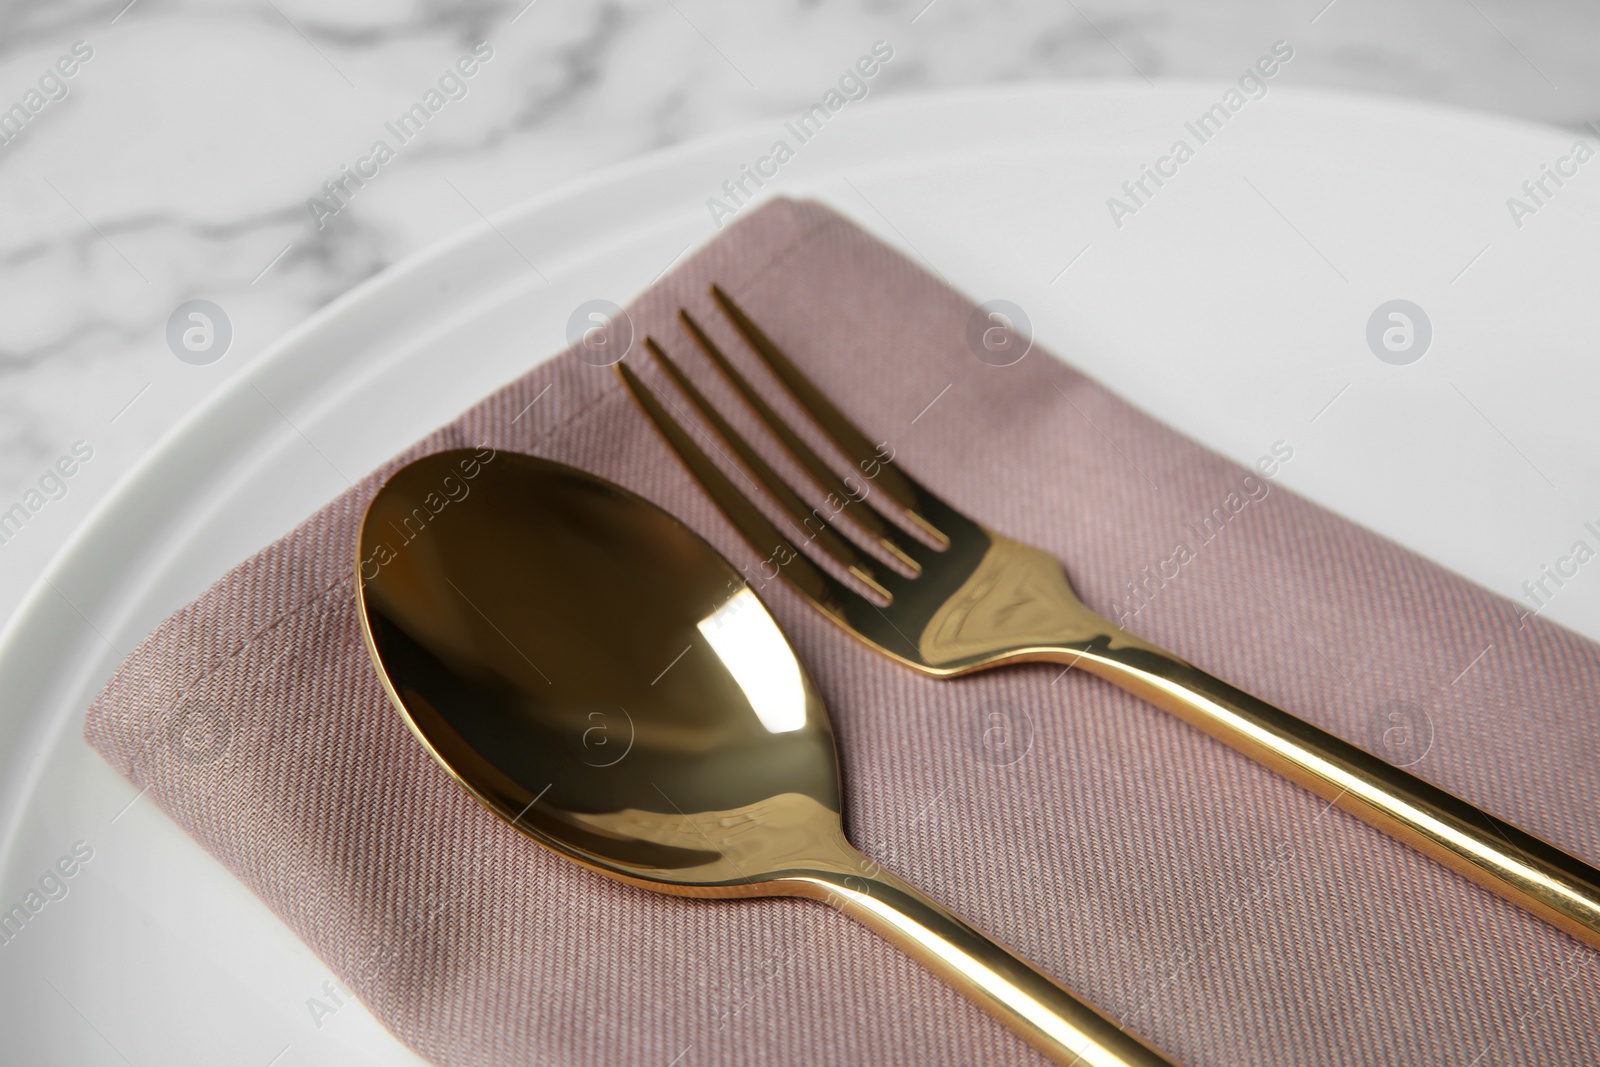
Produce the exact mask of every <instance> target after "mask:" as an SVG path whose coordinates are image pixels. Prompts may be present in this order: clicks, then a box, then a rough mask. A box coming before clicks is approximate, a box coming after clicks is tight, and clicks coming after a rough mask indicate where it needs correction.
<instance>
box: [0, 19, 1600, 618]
mask: <svg viewBox="0 0 1600 1067" xmlns="http://www.w3.org/2000/svg"><path fill="white" fill-rule="evenodd" d="M1279 38H1284V39H1287V40H1290V41H1292V42H1294V45H1295V48H1296V50H1297V59H1296V63H1295V69H1294V76H1295V78H1296V79H1297V81H1298V82H1299V83H1300V84H1304V85H1315V86H1322V87H1337V88H1344V89H1349V90H1355V91H1362V92H1371V93H1382V94H1398V95H1402V96H1407V97H1413V98H1418V99H1424V100H1430V101H1436V102H1442V103H1448V104H1454V105H1460V106H1463V107H1470V108H1477V109H1485V110H1489V111H1494V112H1499V113H1502V114H1505V115H1508V116H1514V117H1520V118H1525V119H1532V120H1537V121H1543V122H1548V123H1553V124H1556V125H1561V126H1568V127H1576V126H1578V125H1580V124H1581V123H1583V122H1584V121H1586V120H1591V119H1600V65H1597V64H1595V63H1594V62H1593V50H1594V48H1595V46H1596V44H1597V43H1600V6H1597V5H1595V4H1593V3H1584V2H1581V0H1562V2H1544V3H1527V4H1515V3H1510V2H1508V0H1470V2H1454V0H1449V2H1447V0H1428V2H1422V3H1413V4H1407V5H1404V6H1400V5H1380V4H1375V3H1373V2H1372V0H1333V2H1332V3H1331V4H1330V3H1328V2H1327V0H1309V2H1294V3H1289V2H1269V0H1220V2H1212V3H1179V2H1176V0H1164V2H1149V3H1130V4H1110V3H1079V4H1076V5H1074V4H1070V3H1068V4H1058V3H1047V2H1041V0H1006V2H997V3H975V2H968V0H933V2H932V3H928V2H927V0H911V2H909V3H902V2H897V0H896V2H890V0H847V2H837V3H826V2H786V3H774V4H767V5H760V6H757V5H749V4H737V3H732V2H719V3H707V2H703V0H670V2H669V0H617V2H610V0H607V2H600V3H587V2H586V3H579V2H575V0H535V2H534V3H531V4H527V3H526V0H510V2H507V3H498V2H474V3H442V2H436V0H422V2H417V3H412V4H409V5H382V6H380V5H376V4H359V3H354V2H350V0H323V2H320V3H311V2H309V0H271V2H268V0H259V2H226V0H222V2H213V0H205V2H200V0H190V2H181V0H134V2H133V3H132V4H129V3H127V0H111V2H109V3H102V2H86V0H31V2H10V3H6V4H4V5H3V6H0V108H9V107H10V106H11V105H12V104H13V103H17V102H24V101H25V97H26V94H27V93H28V92H29V91H30V90H31V89H33V88H34V87H36V86H38V85H40V84H41V82H40V79H41V77H44V76H47V75H48V74H49V72H50V71H52V70H54V69H57V68H56V67H55V66H54V65H55V64H56V62H57V60H58V59H60V58H62V57H64V56H68V55H70V54H71V49H72V47H73V45H74V43H75V42H79V41H82V42H85V46H86V47H88V48H90V49H92V52H93V54H92V58H89V59H88V60H86V61H82V62H80V63H79V64H77V69H76V71H75V73H74V74H73V75H72V76H71V77H70V78H59V77H58V78H57V81H59V82H60V83H62V84H63V85H64V88H63V89H61V90H56V89H55V88H54V86H55V84H56V82H51V83H50V90H49V92H50V93H54V92H57V91H59V92H63V93H64V94H65V95H64V96H63V97H62V98H61V99H47V102H46V103H45V104H44V105H43V106H42V107H41V108H40V110H38V112H37V113H34V114H31V117H30V118H29V119H28V121H27V122H26V123H25V125H23V126H22V128H21V129H20V132H18V133H17V134H15V135H14V136H11V137H10V139H9V140H8V141H7V142H6V143H4V144H0V510H3V509H4V508H6V507H9V506H10V505H11V504H12V503H14V502H16V501H18V500H21V499H23V498H24V497H25V494H27V493H28V492H29V491H30V490H31V489H33V488H35V487H36V486H37V484H38V479H39V478H40V476H41V474H42V473H44V472H46V471H47V470H48V469H49V468H50V466H51V465H52V464H53V463H55V461H56V460H57V459H59V458H60V457H61V456H63V455H66V454H68V453H69V452H70V450H71V448H72V446H73V444H74V443H75V442H77V441H80V440H82V441H85V442H88V443H89V444H90V447H91V448H92V449H93V451H94V457H93V459H92V460H91V461H90V462H88V463H85V464H83V466H82V469H81V470H80V471H79V472H78V473H77V474H76V475H75V476H74V478H73V479H71V480H70V482H69V483H68V485H69V488H68V491H67V493H66V495H65V496H64V497H62V498H61V499H60V500H59V501H51V502H50V504H49V506H48V507H47V508H45V509H42V510H40V511H38V513H37V514H36V515H35V516H34V518H33V520H32V521H30V522H29V523H28V525H27V527H26V528H25V529H23V530H22V531H21V532H20V533H19V534H18V535H16V536H14V537H12V538H11V539H10V540H9V541H7V542H6V543H4V544H0V616H5V615H9V614H10V612H11V610H12V609H13V608H14V606H15V604H16V603H17V601H18V600H19V599H20V597H21V596H22V594H23V593H24V592H25V590H26V588H27V587H28V585H29V584H30V583H31V582H32V581H33V580H34V578H35V577H36V576H37V574H38V573H39V571H40V570H41V569H42V568H43V566H44V565H45V563H46V562H47V561H48V559H49V557H50V556H51V555H52V554H53V553H54V552H55V550H56V549H57V548H58V547H59V545H60V544H61V543H62V542H63V541H64V540H65V538H66V537H67V536H68V535H69V534H70V532H71V530H72V528H73V526H74V524H76V523H77V522H79V521H81V519H82V517H83V516H84V515H85V514H86V513H87V511H88V508H89V506H90V505H91V504H92V503H93V502H94V501H95V500H96V499H98V498H99V497H100V496H103V495H104V494H105V493H106V492H107V491H108V490H109V489H110V487H111V486H112V485H114V484H115V482H116V480H117V478H118V477H119V476H120V475H121V474H123V473H124V472H126V471H127V470H128V469H129V467H131V465H132V464H133V463H134V462H136V461H137V459H138V458H139V457H140V456H141V455H143V454H144V453H145V451H146V450H147V449H148V448H149V447H150V445H151V444H152V443H153V442H154V441H155V440H156V439H157V438H158V437H159V436H160V434H161V433H162V432H164V431H165V430H166V429H167V428H168V427H169V426H170V425H171V423H172V421H173V420H174V418H175V417H177V416H178V415H180V414H181V413H182V412H183V411H185V410H188V409H190V408H192V407H193V406H194V405H195V404H198V403H200V402H201V401H202V400H204V398H205V397H206V396H207V395H208V394H209V393H210V392H211V391H212V390H214V389H215V388H217V387H218V386H219V385H221V384H222V383H224V382H225V381H227V380H228V378H229V377H230V376H232V375H233V374H235V373H237V372H238V371H239V370H240V368H243V367H246V366H248V364H249V362H250V361H251V359H252V358H253V357H254V356H255V355H256V354H257V353H259V352H260V351H261V350H262V349H263V348H264V347H265V346H267V345H268V344H270V343H271V342H272V341H273V340H274V339H276V338H277V337H279V336H280V335H282V334H283V333H284V332H285V331H286V330H288V329H290V328H291V327H293V326H294V325H295V324H296V323H298V322H300V321H301V320H302V319H304V318H305V317H306V315H308V314H309V313H311V312H312V311H314V310H316V309H317V308H318V307H320V306H322V305H324V304H326V303H327V302H328V301H330V300H332V299H333V298H335V297H336V296H338V295H339V294H341V293H343V292H345V291H347V290H348V289H349V288H350V287H351V286H353V285H355V284H356V283H358V282H360V281H361V280H363V279H365V278H368V277H371V276H372V275H375V274H377V273H378V272H380V271H382V270H384V269H385V268H387V267H389V266H391V265H392V264H394V263H396V262H397V261H399V260H401V259H402V258H404V257H405V256H407V255H408V254H410V253H412V252H415V251H417V250H418V249H420V248H422V247H424V246H426V245H427V244H429V243H430V242H432V241H434V240H437V239H438V238H441V237H443V236H445V235H447V234H448V233H450V232H452V231H454V230H457V229H459V228H461V227H463V226H467V225H469V224H472V223H474V222H476V221H477V220H478V219H479V213H480V212H481V213H484V214H492V213H493V212H495V211H497V210H500V209H503V208H505V207H507V206H509V205H511V204H514V203H516V202H517V201H519V200H521V199H524V198H526V197H528V196H531V195H534V194H537V193H540V192H543V191H546V190H550V189H552V188H555V187H557V186H560V185H562V184H563V183H567V182H572V181H578V180H581V179H582V178H583V177H584V176H585V175H587V174H589V173H591V172H593V171H594V170H596V169H597V168H599V167H602V166H605V165H607V164H609V163H613V162H616V161H619V160H624V159H628V158H630V157H633V156H637V155H639V154H641V153H644V152H648V151H650V150H652V149H657V148H661V147H663V146H667V145H671V144H675V143H678V142H681V141H684V140H687V139H691V138H694V137H698V136H701V135H703V134H707V133H710V132H714V131H717V130H722V129H726V128H729V127H732V126H735V125H738V124H741V123H745V122H748V121H752V120H756V119H768V118H776V117H780V116H784V115H787V114H790V113H792V112H793V111H794V110H795V109H797V108H798V107H800V106H802V105H803V104H805V103H807V102H809V100H810V99H811V98H812V97H814V96H815V94H816V92H817V87H818V86H819V85H821V84H825V83H826V82H828V81H830V80H831V79H832V78H833V77H834V76H835V74H836V72H837V71H838V70H841V69H843V68H844V66H845V65H846V64H847V63H849V62H851V61H852V60H853V59H854V58H855V57H856V56H857V55H858V54H860V53H861V52H863V51H865V50H866V49H867V48H868V47H869V46H870V45H871V43H872V42H873V41H875V40H879V39H882V40H887V41H890V42H892V43H893V46H894V48H895V50H896V58H895V61H894V62H893V63H892V64H891V65H888V66H886V67H885V68H884V70H883V72H882V74H881V76H880V77H878V78H877V79H876V80H875V82H874V85H873V99H874V100H876V99H881V98H883V97H887V96H891V95H900V94H908V93H915V92H919V91H924V90H930V89H938V88H947V87H954V86H963V85H978V84H984V83H994V82H1021V81H1032V80H1049V79H1063V78H1106V79H1128V80H1132V81H1134V82H1138V81H1140V80H1145V81H1154V80H1156V79H1161V78H1202V79H1204V78H1216V79H1219V80H1220V79H1230V80H1231V79H1232V78H1234V77H1236V76H1237V74H1238V72H1239V71H1240V70H1241V69H1242V68H1243V66H1244V65H1245V64H1246V63H1247V62H1249V61H1250V59H1251V58H1252V57H1253V56H1255V55H1256V54H1257V53H1258V52H1260V51H1261V50H1262V49H1263V48H1264V47H1265V46H1266V45H1267V44H1268V43H1270V42H1271V41H1273V40H1276V39H1279ZM479 42H488V45H489V47H491V48H492V49H493V55H492V58H490V59H488V60H487V61H485V62H483V63H481V65H480V66H479V69H478V71H477V72H476V73H475V74H474V75H473V76H472V77H471V78H469V79H464V83H465V84H466V86H467V88H466V95H465V96H464V97H463V98H462V99H460V100H452V101H451V102H450V104H449V106H448V107H447V108H446V109H445V110H444V111H443V112H441V113H440V115H439V116H438V118H437V119H436V120H435V121H434V122H432V123H430V125H429V127H428V129H427V131H426V136H419V137H417V138H416V139H415V141H414V142H413V143H407V144H404V145H403V146H401V147H400V148H398V149H397V151H396V157H395V158H394V159H393V160H392V161H390V162H387V163H384V164H383V165H382V166H380V167H379V169H378V176H377V177H375V178H374V179H373V180H372V181H371V182H370V184H369V185H368V186H366V187H363V188H362V189H361V190H360V194H359V196H357V197H353V198H351V200H350V202H349V204H348V206H347V207H345V208H344V209H342V210H340V211H338V212H337V213H336V214H335V215H333V216H332V217H331V218H327V219H324V220H323V222H324V223H325V225H323V227H322V228H320V229H319V228H318V227H317V225H316V223H315V221H314V220H313V219H312V217H311V215H310V213H309V212H308V208H307V201H308V199H309V198H312V197H315V196H317V195H319V190H320V189H321V187H322V184H323V183H324V182H325V181H328V180H330V179H332V178H335V177H336V176H337V175H338V174H339V172H340V168H341V167H343V166H345V165H355V164H356V162H357V160H358V158H359V157H361V156H362V155H363V154H364V153H366V152H367V151H368V149H369V146H370V145H371V144H372V142H373V141H374V140H375V139H376V138H377V137H378V136H380V131H382V130H383V129H384V124H385V123H386V122H392V121H393V120H394V119H395V117H396V116H398V115H400V114H401V113H403V112H404V111H405V109H406V108H407V107H409V106H410V104H412V103H413V102H415V101H416V100H417V99H418V98H419V96H420V95H421V94H423V93H424V92H425V91H427V90H428V89H429V88H430V87H431V86H433V85H435V84H436V82H437V79H438V78H439V76H440V74H441V72H443V71H446V70H447V69H449V68H451V67H452V65H453V64H455V63H456V62H457V60H458V59H460V58H461V57H464V56H467V55H469V54H471V52H472V50H473V48H474V46H475V45H478V44H479ZM81 47H82V46H80V50H81ZM68 65H71V64H68ZM3 129H4V127H3V126H0V130H3ZM195 297H205V298H206V299H209V300H213V301H215V302H217V303H218V304H220V305H222V306H223V307H225V308H226V309H227V312H228V315H229V317H230V318H231V320H232V323H233V329H234V340H233V345H232V348H231V349H230V350H229V352H228V354H227V355H226V356H225V357H224V358H223V359H222V360H221V361H219V362H218V363H216V364H214V365H210V366H204V367H192V366H188V365H186V364H182V363H180V362H179V361H177V360H176V359H174V357H173V355H172V353H171V352H170V351H169V350H168V347H167V343H166V338H165V332H164V331H165V324H166V322H167V319H168V316H169V314H170V313H171V312H172V310H173V309H174V308H175V307H176V306H177V305H178V304H180V303H182V302H184V301H186V300H189V299H191V298H195Z"/></svg>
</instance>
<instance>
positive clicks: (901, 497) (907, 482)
mask: <svg viewBox="0 0 1600 1067" xmlns="http://www.w3.org/2000/svg"><path fill="white" fill-rule="evenodd" d="M711 298H712V299H713V300H715V301H716V302H717V306H718V307H719V308H720V309H721V310H722V313H723V314H724V315H726V316H727V317H728V321H729V322H731V323H732V324H733V327H734V329H736V330H738V331H739V334H740V335H741V336H742V337H743V338H744V339H745V341H746V342H747V343H748V344H749V345H750V347H751V349H752V350H754V351H755V353H756V355H757V356H759V357H760V358H761V361H762V362H763V363H765V364H766V365H767V369H769V370H771V371H772V373H773V374H774V375H775V376H776V377H777V379H778V380H779V381H781V382H782V383H783V385H784V387H785V388H786V389H788V390H789V395H790V396H792V397H794V400H795V402H796V403H797V404H799V405H800V408H801V410H803V411H804V412H805V413H806V414H807V415H809V416H810V417H811V419H812V421H813V422H815V423H816V424H817V425H818V426H819V427H821V429H822V431H823V432H824V433H825V434H827V435H828V436H829V437H831V438H832V439H833V442H834V444H836V445H837V446H838V447H839V450H840V451H841V452H843V453H844V454H845V455H846V456H848V457H849V458H850V460H851V462H853V463H854V464H855V465H856V468H857V469H858V470H861V471H866V470H867V469H869V467H876V468H877V470H878V474H877V476H876V480H877V482H878V484H879V486H880V487H881V488H882V489H883V490H884V494H885V495H886V496H888V497H889V498H890V499H891V500H893V501H894V502H895V503H896V504H898V505H899V507H900V509H901V511H902V512H903V513H904V514H905V516H906V518H908V519H910V520H911V521H912V522H914V523H916V524H917V525H918V526H919V527H921V528H922V529H924V530H927V531H928V533H929V534H930V535H932V536H933V537H936V538H938V539H939V541H940V543H941V544H949V538H948V537H947V536H946V535H945V534H944V533H943V532H942V531H940V530H939V529H937V528H936V527H935V526H934V525H933V524H932V523H931V522H929V521H928V519H927V517H926V516H924V515H922V514H921V513H920V512H919V511H918V510H917V506H918V501H919V499H927V500H938V497H936V496H934V494H932V493H930V492H929V491H928V490H927V489H925V488H924V487H923V486H922V485H921V484H920V483H919V482H917V481H916V480H915V479H914V478H912V477H911V476H910V475H909V474H906V473H905V472H904V471H902V470H900V469H898V468H896V467H891V466H889V464H888V463H887V462H885V461H884V458H883V453H882V452H881V451H880V450H879V446H877V445H874V444H873V443H872V442H871V441H870V440H868V438H867V435H866V434H865V433H863V432H862V431H861V428H860V427H859V426H857V425H856V424H855V423H853V422H851V421H850V419H849V418H848V417H847V416H846V415H845V413H844V412H842V411H840V410H839V409H838V408H837V407H835V406H834V404H833V401H831V400H829V399H828V398H827V396H825V395H824V394H823V392H822V390H820V389H818V388H817V387H816V385H814V384H813V383H812V381H811V379H809V378H807V377H806V376H805V375H804V374H801V373H800V370H799V368H797V367H796V366H795V365H794V364H793V363H791V362H790V361H789V357H788V356H785V355H784V354H783V351H782V350H781V349H780V348H779V347H778V346H777V345H776V344H774V343H773V342H772V339H771V338H769V337H768V336H767V335H766V334H765V333H763V332H762V330H761V327H759V326H757V325H756V324H755V322H754V321H752V320H751V318H750V316H748V315H746V314H745V313H744V311H743V309H741V308H740V307H739V305H738V304H735V303H734V302H733V298H732V297H730V296H729V295H728V294H727V293H726V292H724V291H723V289H722V287H721V286H720V285H713V286H712V287H711Z"/></svg>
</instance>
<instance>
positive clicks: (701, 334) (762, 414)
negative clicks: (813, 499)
mask: <svg viewBox="0 0 1600 1067" xmlns="http://www.w3.org/2000/svg"><path fill="white" fill-rule="evenodd" d="M678 318H679V320H680V321H681V322H682V323H683V325H684V327H685V328H686V329H687V330H688V331H689V335H690V336H691V337H693V338H694V340H695V343H696V344H697V345H699V346H700V351H701V352H703V353H705V355H706V358H707V359H709V360H710V361H711V362H712V364H713V365H714V366H715V367H716V368H717V370H718V372H719V373H721V375H722V377H723V378H724V380H726V381H727V382H728V384H729V385H732V386H733V387H734V389H735V391H737V392H738V394H739V395H740V397H742V398H743V399H744V402H745V404H746V405H747V406H748V407H749V408H750V410H751V411H752V412H753V413H754V414H755V416H756V418H757V419H759V420H760V421H761V423H762V424H763V425H764V426H766V428H767V429H768V430H769V431H770V432H771V433H772V435H773V436H774V437H776V438H777V439H778V440H779V441H780V442H782V444H783V446H784V447H785V448H787V449H788V450H789V454H790V455H791V456H792V457H794V459H795V460H796V461H797V462H798V463H799V464H800V466H801V467H803V468H805V471H806V473H807V474H809V475H811V478H812V480H813V481H815V482H816V483H817V485H818V486H819V487H820V488H821V489H822V491H823V492H825V493H828V494H830V495H832V496H836V497H837V498H838V499H840V500H842V501H845V502H846V503H858V504H866V502H867V499H868V498H867V496H866V495H864V494H863V493H861V492H859V491H858V490H855V489H852V488H850V485H849V483H847V482H846V481H845V480H844V479H843V478H841V477H839V475H838V474H836V473H835V472H834V469H833V468H832V467H830V466H829V465H828V461H827V460H825V459H823V458H822V457H821V456H819V455H817V453H816V450H815V449H813V448H812V447H811V446H810V445H808V444H806V442H805V439H804V438H802V437H801V436H800V435H799V434H797V433H795V432H794V428H793V427H792V426H790V425H789V424H788V422H786V421H785V420H784V418H783V416H781V415H779V414H778V413H777V412H776V411H774V410H772V406H771V405H770V404H768V403H767V402H766V400H765V399H763V398H762V396H761V394H760V393H758V392H756V390H755V387H754V386H752V385H751V384H750V382H749V379H747V378H745V376H744V375H742V374H740V373H739V372H738V370H736V369H735V368H734V366H733V364H732V363H731V362H730V361H729V360H728V357H727V356H726V355H724V354H723V352H722V349H720V348H718V347H717V343H716V342H715V341H713V340H712V339H711V337H710V335H708V334H707V333H706V332H705V330H703V329H701V328H700V324H699V323H698V322H696V321H695V320H694V316H692V315H690V314H689V313H688V312H687V311H685V310H684V309H682V308H679V309H678ZM895 503H896V504H898V501H896V502H895ZM850 515H851V517H852V518H854V519H855V520H856V524H857V525H859V526H861V527H862V528H864V529H865V530H866V531H867V532H868V533H869V534H871V535H872V537H873V538H874V539H875V540H876V541H877V543H878V545H879V546H880V547H881V548H883V550H884V551H886V552H888V553H889V554H891V555H892V556H894V557H895V558H896V559H898V560H900V562H902V563H904V564H905V565H906V566H908V567H910V568H911V570H912V573H914V574H915V573H920V572H921V571H922V565H921V564H920V563H919V562H918V561H917V559H916V557H917V556H922V555H926V554H927V552H928V550H927V549H926V548H925V547H924V546H923V545H922V544H921V543H920V542H918V541H917V540H916V539H915V538H912V537H907V536H906V534H905V533H904V532H903V531H902V530H901V529H900V528H899V527H898V526H896V525H894V523H892V522H889V521H887V520H886V519H884V518H883V517H882V516H880V515H879V514H878V512H877V511H875V510H873V508H872V506H871V505H870V504H868V505H867V506H865V507H858V508H856V509H854V510H853V511H851V512H850Z"/></svg>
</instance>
